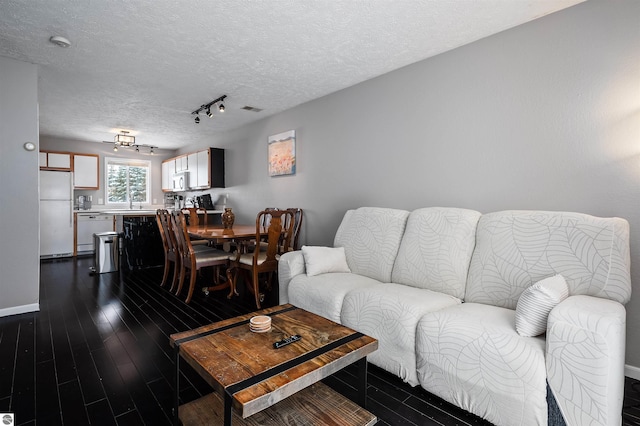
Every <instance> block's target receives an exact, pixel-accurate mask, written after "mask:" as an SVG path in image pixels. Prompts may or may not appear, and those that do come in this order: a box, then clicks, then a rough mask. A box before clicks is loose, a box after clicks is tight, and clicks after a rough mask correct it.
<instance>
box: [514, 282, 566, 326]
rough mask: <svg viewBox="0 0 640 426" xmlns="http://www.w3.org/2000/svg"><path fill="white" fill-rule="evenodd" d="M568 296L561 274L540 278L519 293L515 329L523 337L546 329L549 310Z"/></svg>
mask: <svg viewBox="0 0 640 426" xmlns="http://www.w3.org/2000/svg"><path fill="white" fill-rule="evenodd" d="M567 297H569V287H568V286H567V282H566V281H565V279H564V277H563V276H562V275H556V276H553V277H549V278H545V279H544V280H540V281H538V282H537V283H535V284H534V285H532V286H531V287H529V288H528V289H526V290H525V291H524V292H522V294H521V295H520V298H519V299H518V304H517V305H516V330H517V331H518V334H520V335H521V336H524V337H534V336H539V335H540V334H542V333H544V332H546V331H547V318H548V317H549V312H551V310H552V309H553V308H554V307H555V306H556V305H557V304H558V303H560V302H562V301H563V300H564V299H566V298H567Z"/></svg>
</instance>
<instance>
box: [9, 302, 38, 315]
mask: <svg viewBox="0 0 640 426" xmlns="http://www.w3.org/2000/svg"><path fill="white" fill-rule="evenodd" d="M39 310H40V304H39V303H32V304H30V305H22V306H12V307H10V308H4V309H0V318H2V317H8V316H9V315H18V314H25V313H27V312H38V311H39Z"/></svg>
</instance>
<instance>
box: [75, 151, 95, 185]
mask: <svg viewBox="0 0 640 426" xmlns="http://www.w3.org/2000/svg"><path fill="white" fill-rule="evenodd" d="M99 173H100V157H99V156H98V155H96V154H73V187H74V188H75V189H99V188H100V183H99V182H100V181H99V177H100V174H99Z"/></svg>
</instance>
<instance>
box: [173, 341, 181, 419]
mask: <svg viewBox="0 0 640 426" xmlns="http://www.w3.org/2000/svg"><path fill="white" fill-rule="evenodd" d="M173 362H174V363H175V368H174V370H173V374H174V377H173V386H174V388H173V424H174V425H175V426H178V425H179V424H180V418H179V417H178V406H179V405H180V346H179V345H177V344H176V345H175V346H174V348H173Z"/></svg>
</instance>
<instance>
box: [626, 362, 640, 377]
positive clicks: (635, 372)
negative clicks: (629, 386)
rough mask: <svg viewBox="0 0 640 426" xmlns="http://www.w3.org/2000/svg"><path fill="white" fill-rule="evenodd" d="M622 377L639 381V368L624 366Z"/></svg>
mask: <svg viewBox="0 0 640 426" xmlns="http://www.w3.org/2000/svg"><path fill="white" fill-rule="evenodd" d="M624 375H625V376H627V377H631V378H632V379H636V380H640V367H634V366H633V365H628V364H625V365H624Z"/></svg>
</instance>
